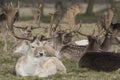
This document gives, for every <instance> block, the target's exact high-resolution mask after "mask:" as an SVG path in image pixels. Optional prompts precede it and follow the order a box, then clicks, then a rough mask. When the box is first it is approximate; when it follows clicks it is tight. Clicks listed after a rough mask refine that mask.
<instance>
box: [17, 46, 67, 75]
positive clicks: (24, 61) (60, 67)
mask: <svg viewBox="0 0 120 80" xmlns="http://www.w3.org/2000/svg"><path fill="white" fill-rule="evenodd" d="M29 48H30V50H29V51H28V52H27V54H26V55H25V56H22V57H20V58H19V60H18V61H17V63H16V66H15V69H16V74H17V75H18V76H38V77H48V76H51V75H54V74H56V73H59V74H65V73H66V68H65V66H64V64H63V63H62V62H61V61H60V60H59V59H58V58H56V57H46V56H45V49H44V48H43V47H37V48H35V47H32V46H30V47H29Z"/></svg>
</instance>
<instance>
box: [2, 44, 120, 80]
mask: <svg viewBox="0 0 120 80" xmlns="http://www.w3.org/2000/svg"><path fill="white" fill-rule="evenodd" d="M2 47H3V43H2V42H0V80H120V71H114V72H96V71H93V70H89V69H87V68H78V66H77V62H74V61H71V60H62V61H63V63H64V64H65V66H66V68H67V74H63V75H62V74H61V75H60V74H56V75H53V76H50V77H48V78H38V77H19V76H16V73H15V64H16V62H17V60H18V56H15V55H13V54H12V50H11V47H12V43H9V52H8V53H4V52H3V51H2Z"/></svg>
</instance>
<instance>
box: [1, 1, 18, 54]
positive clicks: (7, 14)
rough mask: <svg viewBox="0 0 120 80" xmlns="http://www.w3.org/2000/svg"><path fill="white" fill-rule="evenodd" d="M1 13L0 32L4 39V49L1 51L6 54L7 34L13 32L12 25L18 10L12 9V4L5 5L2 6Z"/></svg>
mask: <svg viewBox="0 0 120 80" xmlns="http://www.w3.org/2000/svg"><path fill="white" fill-rule="evenodd" d="M2 11H3V13H2V14H1V15H0V28H1V30H0V32H1V33H3V34H4V35H3V39H4V48H3V50H4V51H5V52H7V38H8V32H10V33H14V32H13V24H14V22H15V20H16V18H17V16H16V15H17V13H18V9H16V8H14V7H13V5H12V3H5V5H4V6H2Z"/></svg>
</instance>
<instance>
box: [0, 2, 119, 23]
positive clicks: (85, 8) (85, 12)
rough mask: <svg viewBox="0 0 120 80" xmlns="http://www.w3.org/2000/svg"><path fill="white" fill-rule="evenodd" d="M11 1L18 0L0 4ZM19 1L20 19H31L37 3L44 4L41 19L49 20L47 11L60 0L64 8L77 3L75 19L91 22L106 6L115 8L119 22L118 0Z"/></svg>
mask: <svg viewBox="0 0 120 80" xmlns="http://www.w3.org/2000/svg"><path fill="white" fill-rule="evenodd" d="M11 1H12V2H13V4H14V5H15V6H16V5H17V1H18V0H0V5H4V3H6V2H11ZM19 1H20V19H21V20H30V19H32V16H33V12H34V8H36V7H37V6H38V4H39V3H42V4H43V5H44V9H43V16H42V21H44V22H49V20H50V17H49V16H48V14H49V13H53V12H55V4H56V3H57V2H58V1H61V2H62V3H63V4H64V6H65V7H64V9H67V8H69V7H70V6H72V5H74V4H78V5H79V6H80V8H81V11H80V14H79V15H78V16H77V19H80V20H82V21H83V22H87V23H91V22H95V21H96V20H98V19H99V17H100V16H101V14H103V13H104V12H105V11H106V10H107V9H108V8H110V7H114V8H115V18H114V22H120V0H19ZM64 21H65V19H64Z"/></svg>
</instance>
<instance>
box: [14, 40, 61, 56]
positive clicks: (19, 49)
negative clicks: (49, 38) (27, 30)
mask: <svg viewBox="0 0 120 80" xmlns="http://www.w3.org/2000/svg"><path fill="white" fill-rule="evenodd" d="M30 46H32V47H44V48H45V49H46V50H47V52H48V55H51V56H56V57H58V53H59V51H56V50H55V49H54V48H53V47H52V46H51V45H50V43H49V42H46V41H43V42H40V41H39V40H37V39H36V40H35V41H34V42H32V43H30V42H29V43H27V42H26V41H23V42H22V43H21V44H20V45H19V46H16V47H15V49H14V50H13V52H14V53H15V54H17V53H18V54H22V55H26V53H28V51H29V50H30V48H29V47H30Z"/></svg>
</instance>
